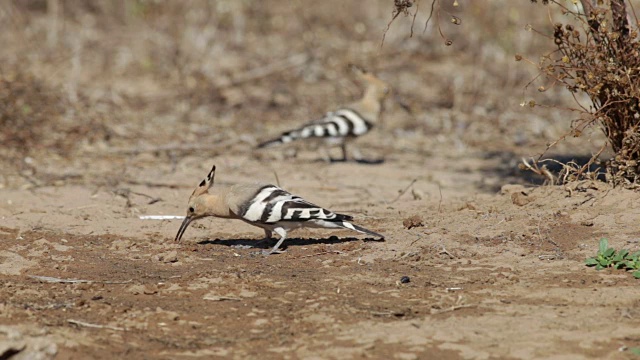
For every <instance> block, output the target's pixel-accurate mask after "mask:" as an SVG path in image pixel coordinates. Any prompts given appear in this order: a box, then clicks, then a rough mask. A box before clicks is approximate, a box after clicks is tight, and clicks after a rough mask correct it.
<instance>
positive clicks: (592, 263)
mask: <svg viewBox="0 0 640 360" xmlns="http://www.w3.org/2000/svg"><path fill="white" fill-rule="evenodd" d="M584 263H585V264H586V265H587V266H596V265H598V260H596V259H595V258H588V259H587V260H585V261H584Z"/></svg>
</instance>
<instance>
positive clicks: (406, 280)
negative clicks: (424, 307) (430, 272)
mask: <svg viewBox="0 0 640 360" xmlns="http://www.w3.org/2000/svg"><path fill="white" fill-rule="evenodd" d="M410 282H411V278H410V277H408V276H403V277H401V278H400V283H401V284H407V283H410Z"/></svg>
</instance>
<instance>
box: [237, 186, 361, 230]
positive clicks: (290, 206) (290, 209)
mask: <svg viewBox="0 0 640 360" xmlns="http://www.w3.org/2000/svg"><path fill="white" fill-rule="evenodd" d="M241 216H242V218H243V219H245V220H247V221H249V222H259V223H263V224H275V223H277V222H281V221H308V220H325V221H342V220H350V218H351V217H349V216H345V215H342V214H336V213H334V212H332V211H329V210H327V209H323V208H322V207H319V206H318V205H315V204H312V203H310V202H308V201H306V200H304V199H303V198H301V197H299V196H296V195H293V194H291V193H289V192H287V191H285V190H282V189H281V188H279V187H277V186H274V185H267V186H264V187H262V188H261V189H260V190H259V191H258V193H257V194H256V195H255V196H254V197H253V198H252V199H251V200H250V201H249V203H248V204H246V206H245V207H244V209H243V211H242V214H241Z"/></svg>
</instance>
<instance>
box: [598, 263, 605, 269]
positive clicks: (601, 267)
mask: <svg viewBox="0 0 640 360" xmlns="http://www.w3.org/2000/svg"><path fill="white" fill-rule="evenodd" d="M602 269H604V266H602V265H600V264H598V265H596V270H602Z"/></svg>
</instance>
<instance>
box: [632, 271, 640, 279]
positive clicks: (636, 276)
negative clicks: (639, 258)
mask: <svg viewBox="0 0 640 360" xmlns="http://www.w3.org/2000/svg"><path fill="white" fill-rule="evenodd" d="M633 277H634V278H636V279H640V271H634V272H633Z"/></svg>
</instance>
